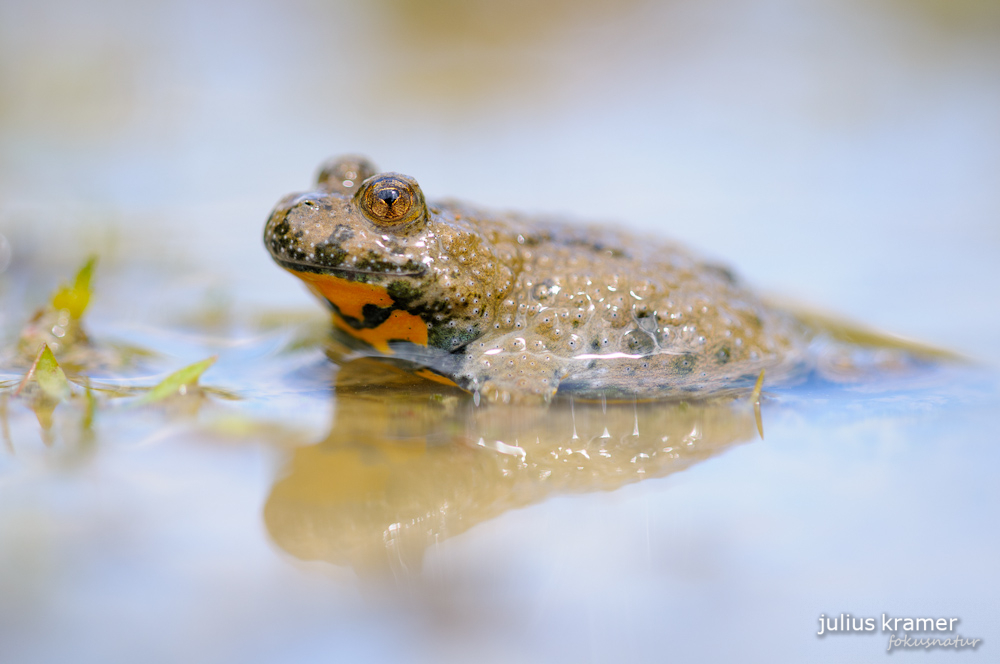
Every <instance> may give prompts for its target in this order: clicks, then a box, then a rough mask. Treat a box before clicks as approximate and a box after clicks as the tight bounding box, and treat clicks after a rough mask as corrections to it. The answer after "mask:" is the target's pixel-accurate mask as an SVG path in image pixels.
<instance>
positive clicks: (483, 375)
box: [461, 337, 569, 403]
mask: <svg viewBox="0 0 1000 664" xmlns="http://www.w3.org/2000/svg"><path fill="white" fill-rule="evenodd" d="M465 356H466V357H465V361H464V362H463V366H462V371H461V379H462V380H461V382H462V383H463V385H462V386H463V387H465V388H466V389H468V390H469V391H471V392H478V393H479V394H480V395H481V396H482V397H483V398H485V399H486V400H488V401H490V402H493V403H548V402H549V401H551V400H552V397H553V396H554V395H555V393H556V390H558V389H559V383H560V381H562V379H563V378H565V377H566V375H567V374H568V373H569V367H568V363H567V361H566V359H565V358H560V357H559V356H557V355H555V354H554V353H552V352H550V351H548V350H545V349H532V348H530V347H529V346H528V344H527V343H526V342H525V340H524V338H523V337H513V338H510V339H502V340H499V341H498V342H497V343H482V342H473V343H471V344H469V346H468V347H466V349H465Z"/></svg>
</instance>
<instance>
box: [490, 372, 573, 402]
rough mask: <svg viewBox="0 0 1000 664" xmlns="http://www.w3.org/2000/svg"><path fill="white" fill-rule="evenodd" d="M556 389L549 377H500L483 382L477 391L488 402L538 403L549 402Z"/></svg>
mask: <svg viewBox="0 0 1000 664" xmlns="http://www.w3.org/2000/svg"><path fill="white" fill-rule="evenodd" d="M558 389H559V384H558V382H557V381H555V380H553V379H551V378H541V377H538V378H524V377H521V378H515V379H503V378H501V379H495V380H487V381H486V382H484V383H483V384H482V386H481V387H480V388H479V393H480V394H481V395H483V396H484V397H485V398H486V400H487V401H489V402H490V403H514V404H538V403H549V402H550V401H551V400H552V397H553V396H555V393H556V390H558Z"/></svg>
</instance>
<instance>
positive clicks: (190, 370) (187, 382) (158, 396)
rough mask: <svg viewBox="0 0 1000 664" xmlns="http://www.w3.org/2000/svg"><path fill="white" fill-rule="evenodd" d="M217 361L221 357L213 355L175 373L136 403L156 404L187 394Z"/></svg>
mask: <svg viewBox="0 0 1000 664" xmlns="http://www.w3.org/2000/svg"><path fill="white" fill-rule="evenodd" d="M217 359H219V356H218V355H213V356H212V357H210V358H208V359H205V360H202V361H201V362H195V363H194V364H191V365H188V366H186V367H184V368H183V369H180V370H178V371H175V372H174V373H172V374H170V375H169V376H167V377H166V378H164V379H163V380H162V381H160V382H159V383H158V384H157V385H156V386H155V387H153V388H152V389H151V390H149V392H146V394H144V395H143V396H142V397H140V398H139V400H138V401H136V403H137V404H146V403H155V402H157V401H162V400H163V399H166V398H167V397H172V396H174V395H176V394H187V392H188V390H189V389H190V388H191V387H194V386H196V385H197V384H198V379H199V378H200V377H201V375H202V374H203V373H205V371H206V370H207V369H208V368H209V367H210V366H212V365H213V364H215V361H216V360H217Z"/></svg>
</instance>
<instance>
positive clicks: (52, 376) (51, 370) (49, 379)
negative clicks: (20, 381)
mask: <svg viewBox="0 0 1000 664" xmlns="http://www.w3.org/2000/svg"><path fill="white" fill-rule="evenodd" d="M35 381H36V382H37V383H38V386H39V387H40V388H42V392H44V393H45V396H47V397H49V398H51V399H55V400H56V401H62V400H63V399H66V398H67V397H69V395H70V389H69V381H68V380H66V374H64V373H63V370H62V368H61V367H60V366H59V363H58V362H56V356H55V355H53V354H52V351H51V350H50V349H49V347H48V345H46V344H42V350H41V352H40V353H39V354H38V361H37V362H36V363H35Z"/></svg>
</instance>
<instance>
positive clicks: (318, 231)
mask: <svg viewBox="0 0 1000 664" xmlns="http://www.w3.org/2000/svg"><path fill="white" fill-rule="evenodd" d="M264 244H265V246H266V248H267V250H268V251H269V253H270V255H271V257H272V258H273V260H274V261H275V262H276V263H277V264H278V265H279V266H280V267H282V268H284V269H285V270H286V271H288V272H290V273H291V274H292V275H294V276H295V277H297V278H298V279H300V280H301V281H302V282H304V283H305V284H306V286H308V288H309V289H310V290H311V291H312V292H313V293H314V294H315V295H316V296H317V297H318V298H319V299H320V300H321V301H322V302H323V303H325V304H326V305H327V306H328V307H329V309H330V312H331V314H332V320H333V325H332V329H333V338H334V339H335V341H336V342H337V344H339V346H340V347H341V348H344V349H347V350H346V353H344V354H342V355H341V357H350V358H357V357H380V358H386V359H387V360H389V361H395V362H400V363H403V364H407V365H408V366H411V367H413V369H414V371H416V372H418V373H420V374H421V375H424V376H426V377H428V378H430V379H432V380H439V381H441V382H447V383H450V384H454V385H457V386H459V387H461V388H462V389H464V390H467V391H468V392H471V393H473V394H474V395H475V396H476V403H477V404H478V403H479V399H480V398H481V396H482V397H485V398H486V399H487V400H488V401H490V402H493V403H512V402H513V403H543V404H545V403H549V402H550V401H551V400H552V399H553V397H554V396H555V395H556V394H557V393H559V394H571V395H576V396H577V397H578V398H591V399H596V398H601V399H608V398H611V399H629V398H631V399H643V400H647V399H661V398H666V399H669V398H678V397H680V398H695V397H697V396H699V395H710V394H718V393H720V392H723V391H725V390H733V389H738V388H745V387H747V386H750V385H753V384H754V383H755V382H756V381H758V379H759V378H760V376H761V375H762V372H764V371H767V372H768V375H769V382H771V381H774V380H781V379H783V378H785V379H787V378H790V377H792V376H795V375H801V373H802V371H803V370H804V368H806V367H807V366H808V365H809V350H808V349H809V347H810V344H811V341H812V339H813V338H814V336H815V334H814V332H813V331H812V330H810V329H809V328H808V327H807V326H805V325H803V324H802V323H801V321H799V320H798V319H797V318H796V317H795V316H793V315H790V314H789V313H788V312H786V311H784V310H782V309H781V308H778V307H775V306H771V305H769V304H768V303H767V302H765V301H764V300H763V299H762V298H761V297H760V296H758V295H757V294H756V293H755V292H754V291H753V290H752V289H751V288H750V287H749V286H748V285H747V284H746V283H745V282H744V281H743V279H742V278H741V277H740V276H738V275H737V274H736V273H735V272H734V271H733V270H732V269H730V268H728V267H726V266H723V265H720V264H719V263H717V262H715V261H712V260H709V259H705V258H703V257H701V256H699V255H697V254H696V253H694V252H692V251H690V250H688V249H686V248H684V247H682V246H681V245H679V244H677V243H675V242H673V241H670V240H667V239H664V238H658V237H648V236H643V235H641V234H634V233H631V232H628V231H626V230H624V229H623V228H621V227H620V226H619V225H615V224H581V223H577V222H573V221H567V220H563V219H560V218H557V217H551V216H532V215H529V214H525V213H519V212H510V211H494V210H488V209H483V208H480V207H477V206H475V205H472V204H469V203H464V202H461V201H456V200H452V199H442V200H430V201H428V200H426V199H425V197H424V194H423V191H422V190H421V188H420V186H419V184H418V183H417V181H416V180H415V179H414V178H412V177H410V176H408V175H403V174H401V173H397V172H392V171H387V172H381V171H379V170H378V169H377V168H376V167H375V166H374V165H373V164H372V162H371V161H370V160H368V159H367V158H365V157H361V156H355V155H348V156H343V157H337V158H333V159H331V160H328V161H327V162H325V163H324V164H323V165H322V166H321V168H320V170H319V174H318V176H317V179H316V185H315V187H314V188H312V189H311V190H310V191H306V192H302V193H295V194H290V195H288V196H286V197H284V198H283V199H281V200H280V201H279V203H278V204H277V205H276V207H275V208H274V210H273V211H272V212H271V214H270V216H269V218H268V220H267V223H266V225H265V228H264Z"/></svg>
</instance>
